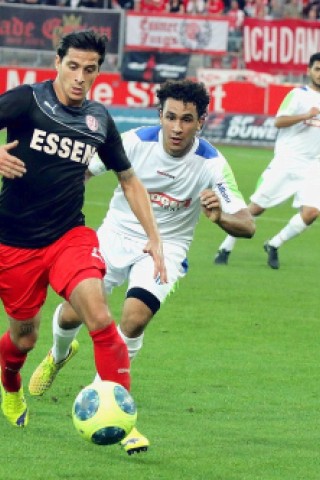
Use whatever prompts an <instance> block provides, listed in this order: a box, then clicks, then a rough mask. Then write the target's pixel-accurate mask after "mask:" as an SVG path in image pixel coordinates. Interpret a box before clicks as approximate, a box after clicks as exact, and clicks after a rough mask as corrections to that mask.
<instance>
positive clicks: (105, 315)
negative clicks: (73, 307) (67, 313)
mask: <svg viewBox="0 0 320 480" xmlns="http://www.w3.org/2000/svg"><path fill="white" fill-rule="evenodd" d="M83 321H84V323H85V324H86V326H87V327H88V329H89V330H90V331H94V330H100V329H102V328H105V327H107V326H108V325H110V324H111V323H112V322H113V319H112V317H111V314H110V312H109V310H108V308H107V307H105V306H104V307H102V308H97V309H95V310H94V311H91V312H89V313H88V314H86V315H85V316H84V318H83Z"/></svg>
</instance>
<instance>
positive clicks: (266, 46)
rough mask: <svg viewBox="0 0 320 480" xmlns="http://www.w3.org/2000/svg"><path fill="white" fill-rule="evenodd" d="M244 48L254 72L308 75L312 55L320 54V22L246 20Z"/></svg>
mask: <svg viewBox="0 0 320 480" xmlns="http://www.w3.org/2000/svg"><path fill="white" fill-rule="evenodd" d="M243 49H244V62H245V65H246V68H248V69H250V70H256V71H258V72H267V73H273V74H279V73H296V74H304V73H306V70H307V65H308V61H309V58H310V56H311V55H312V54H313V53H315V52H319V51H320V29H319V22H312V21H306V20H272V21H269V20H257V19H254V18H246V19H245V22H244V29H243Z"/></svg>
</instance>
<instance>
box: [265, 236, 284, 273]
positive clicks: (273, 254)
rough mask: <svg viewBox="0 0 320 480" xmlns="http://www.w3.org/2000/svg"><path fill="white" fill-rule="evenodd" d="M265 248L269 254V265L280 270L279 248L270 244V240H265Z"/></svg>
mask: <svg viewBox="0 0 320 480" xmlns="http://www.w3.org/2000/svg"><path fill="white" fill-rule="evenodd" d="M263 249H264V251H265V252H266V253H267V255H268V265H269V267H271V268H273V269H274V270H278V268H280V263H279V256H278V249H277V248H276V247H273V246H272V245H270V244H269V242H265V244H264V245H263Z"/></svg>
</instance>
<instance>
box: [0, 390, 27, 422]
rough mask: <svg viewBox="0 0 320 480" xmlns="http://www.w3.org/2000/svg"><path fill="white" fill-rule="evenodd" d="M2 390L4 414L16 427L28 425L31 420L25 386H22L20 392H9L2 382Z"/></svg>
mask: <svg viewBox="0 0 320 480" xmlns="http://www.w3.org/2000/svg"><path fill="white" fill-rule="evenodd" d="M0 390H1V409H2V412H3V415H4V416H5V417H6V419H7V420H8V422H10V423H11V424H12V425H14V426H15V427H26V426H27V425H28V421H29V412H28V407H27V403H26V399H25V398H24V393H23V387H22V386H21V388H20V390H19V391H18V392H7V391H6V390H5V388H4V386H3V385H2V383H1V382H0Z"/></svg>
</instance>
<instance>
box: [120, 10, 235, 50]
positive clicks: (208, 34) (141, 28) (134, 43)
mask: <svg viewBox="0 0 320 480" xmlns="http://www.w3.org/2000/svg"><path fill="white" fill-rule="evenodd" d="M228 26H229V22H228V20H227V19H223V18H222V19H216V18H210V17H204V16H197V15H188V16H185V15H178V14H174V15H172V14H171V15H168V14H167V15H166V14H160V13H159V14H148V15H143V14H141V13H135V12H127V15H126V32H125V35H126V37H125V49H126V50H127V51H129V50H134V51H148V50H149V51H150V50H153V51H161V52H172V53H177V52H183V53H202V54H203V53H216V54H217V53H224V52H226V50H227V44H228Z"/></svg>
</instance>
